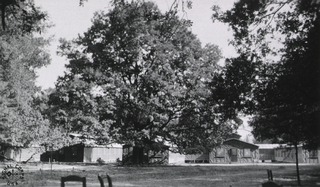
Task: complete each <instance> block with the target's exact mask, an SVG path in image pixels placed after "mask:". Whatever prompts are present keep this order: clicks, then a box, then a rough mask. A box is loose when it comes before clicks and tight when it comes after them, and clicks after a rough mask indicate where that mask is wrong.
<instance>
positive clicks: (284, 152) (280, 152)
mask: <svg viewBox="0 0 320 187" xmlns="http://www.w3.org/2000/svg"><path fill="white" fill-rule="evenodd" d="M274 153H275V161H277V162H296V151H295V148H294V147H293V146H289V145H281V146H279V147H277V148H275V150H274ZM319 159H320V148H318V149H316V150H306V149H304V148H303V146H301V145H299V146H298V162H299V163H320V161H319Z"/></svg>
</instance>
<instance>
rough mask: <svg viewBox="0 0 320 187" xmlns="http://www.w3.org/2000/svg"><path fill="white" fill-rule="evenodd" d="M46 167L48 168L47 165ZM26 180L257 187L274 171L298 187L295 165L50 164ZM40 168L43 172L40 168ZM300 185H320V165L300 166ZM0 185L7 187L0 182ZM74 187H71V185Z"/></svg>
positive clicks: (37, 185) (29, 169)
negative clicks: (66, 178) (77, 177)
mask: <svg viewBox="0 0 320 187" xmlns="http://www.w3.org/2000/svg"><path fill="white" fill-rule="evenodd" d="M47 166H48V165H47ZM22 167H23V168H25V171H24V172H25V179H24V181H21V182H19V184H18V185H17V186H19V187H20V186H21V187H22V186H24V187H25V186H26V187H31V186H34V187H42V186H44V187H45V186H47V187H54V186H57V187H58V186H60V178H61V177H62V176H67V175H80V176H85V177H86V178H87V186H88V187H90V186H92V187H95V186H99V183H98V179H97V175H98V174H103V173H108V174H109V175H110V176H111V177H112V180H113V183H114V186H116V187H117V186H145V187H146V186H150V187H153V186H155V187H158V186H159V187H160V186H181V187H185V186H186V187H188V186H189V187H191V186H195V187H198V186H199V187H203V186H204V187H205V186H211V187H212V186H219V187H220V186H222V187H223V186H228V187H230V186H233V187H236V186H259V185H261V183H262V182H264V181H266V180H267V169H271V170H272V171H273V176H274V181H276V182H278V183H280V184H283V185H284V186H297V185H296V176H295V172H296V171H295V166H294V165H235V166H215V165H210V166H209V165H205V166H200V165H192V166H145V167H141V166H140V167H138V166H131V167H121V166H116V165H102V166H97V165H82V164H76V165H56V164H55V165H53V170H52V171H51V170H50V169H48V167H46V169H43V168H44V167H43V166H42V167H41V165H35V166H32V165H22ZM41 168H42V169H41ZM301 180H302V185H303V186H320V166H319V165H304V166H301ZM0 186H6V184H5V181H4V180H0ZM72 186H74V185H72Z"/></svg>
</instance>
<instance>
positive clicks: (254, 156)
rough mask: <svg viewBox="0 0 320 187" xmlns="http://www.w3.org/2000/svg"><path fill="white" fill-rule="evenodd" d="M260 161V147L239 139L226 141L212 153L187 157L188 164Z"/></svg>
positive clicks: (188, 155)
mask: <svg viewBox="0 0 320 187" xmlns="http://www.w3.org/2000/svg"><path fill="white" fill-rule="evenodd" d="M258 160H259V150H258V146H256V145H254V144H251V143H247V142H244V141H241V140H239V139H237V138H231V139H228V140H226V141H224V142H223V143H222V145H221V146H219V147H216V148H213V149H212V151H210V152H204V153H200V154H187V155H186V163H253V162H258Z"/></svg>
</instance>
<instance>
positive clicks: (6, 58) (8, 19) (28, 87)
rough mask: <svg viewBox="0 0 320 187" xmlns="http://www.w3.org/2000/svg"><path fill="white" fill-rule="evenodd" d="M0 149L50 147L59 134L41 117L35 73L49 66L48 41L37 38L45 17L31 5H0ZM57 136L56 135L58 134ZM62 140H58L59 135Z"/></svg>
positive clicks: (24, 3) (12, 2)
mask: <svg viewBox="0 0 320 187" xmlns="http://www.w3.org/2000/svg"><path fill="white" fill-rule="evenodd" d="M0 7H1V10H0V11H1V20H2V27H1V29H0V95H1V96H0V131H1V134H0V146H1V153H3V151H4V149H5V148H6V147H8V146H11V147H28V146H34V145H40V144H42V143H48V142H51V143H52V139H51V137H52V136H54V134H57V133H58V131H55V130H54V129H51V131H50V135H51V136H49V130H50V127H49V121H48V120H46V119H45V118H44V117H43V115H42V114H41V110H40V108H41V107H40V106H39V105H38V102H36V100H39V98H38V96H39V91H40V88H39V87H37V86H36V85H35V81H36V78H37V76H36V70H37V69H38V68H41V67H43V66H45V65H47V64H49V62H50V59H49V54H48V53H47V51H46V50H45V46H46V45H48V40H46V39H44V38H43V37H41V35H40V34H39V33H40V32H42V31H43V29H44V28H45V27H46V25H45V22H44V21H45V18H46V14H45V13H43V12H41V11H40V10H39V9H38V8H36V7H35V5H34V3H33V1H31V0H28V1H15V0H10V1H0ZM58 134H59V133H58ZM59 137H60V138H61V136H60V135H59Z"/></svg>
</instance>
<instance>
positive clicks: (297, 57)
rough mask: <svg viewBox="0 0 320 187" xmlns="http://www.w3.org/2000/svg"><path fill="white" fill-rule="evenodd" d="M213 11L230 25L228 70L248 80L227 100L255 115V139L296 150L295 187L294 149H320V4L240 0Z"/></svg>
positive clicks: (298, 1)
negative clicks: (232, 49) (234, 54)
mask: <svg viewBox="0 0 320 187" xmlns="http://www.w3.org/2000/svg"><path fill="white" fill-rule="evenodd" d="M213 10H214V14H213V18H214V20H219V21H222V22H224V23H228V24H229V25H230V26H231V28H232V30H233V31H234V40H233V41H232V44H233V45H234V46H236V47H237V50H238V53H239V54H240V57H238V58H234V59H230V61H231V64H230V66H229V67H227V68H228V69H229V70H236V68H235V67H237V66H239V63H241V64H242V65H243V68H244V69H246V70H245V71H238V72H235V74H237V75H238V79H240V81H241V82H244V81H245V80H246V81H248V82H247V83H246V84H245V85H246V86H245V87H243V88H242V89H241V88H240V90H238V94H235V96H233V97H231V99H233V100H235V101H238V102H242V103H243V105H238V106H239V107H238V108H239V109H240V110H242V111H244V112H246V113H247V114H252V115H254V117H253V119H252V121H251V122H250V125H251V126H252V127H253V134H254V135H255V137H256V138H257V139H258V140H266V139H271V140H273V141H274V142H281V143H288V144H291V145H294V146H295V148H296V163H297V176H298V184H299V185H300V178H299V169H298V158H297V156H298V153H297V145H299V144H303V145H304V146H305V147H307V148H310V149H311V148H313V149H314V148H317V147H319V145H320V126H319V124H320V79H319V75H320V74H319V73H320V53H319V52H320V46H319V45H320V43H319V41H320V38H319V36H320V35H319V31H320V30H319V29H320V1H318V0H307V1H302V0H295V1H284V0H272V1H255V0H240V1H238V2H236V3H235V4H234V7H233V8H232V9H231V10H229V11H226V12H224V13H222V12H220V10H219V8H218V7H214V8H213ZM241 61H242V62H241ZM248 64H251V65H249V66H248ZM243 73H244V75H245V76H243ZM248 77H251V78H250V79H248ZM252 78H253V79H252ZM239 95H244V96H245V97H239ZM246 104H248V105H246Z"/></svg>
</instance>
